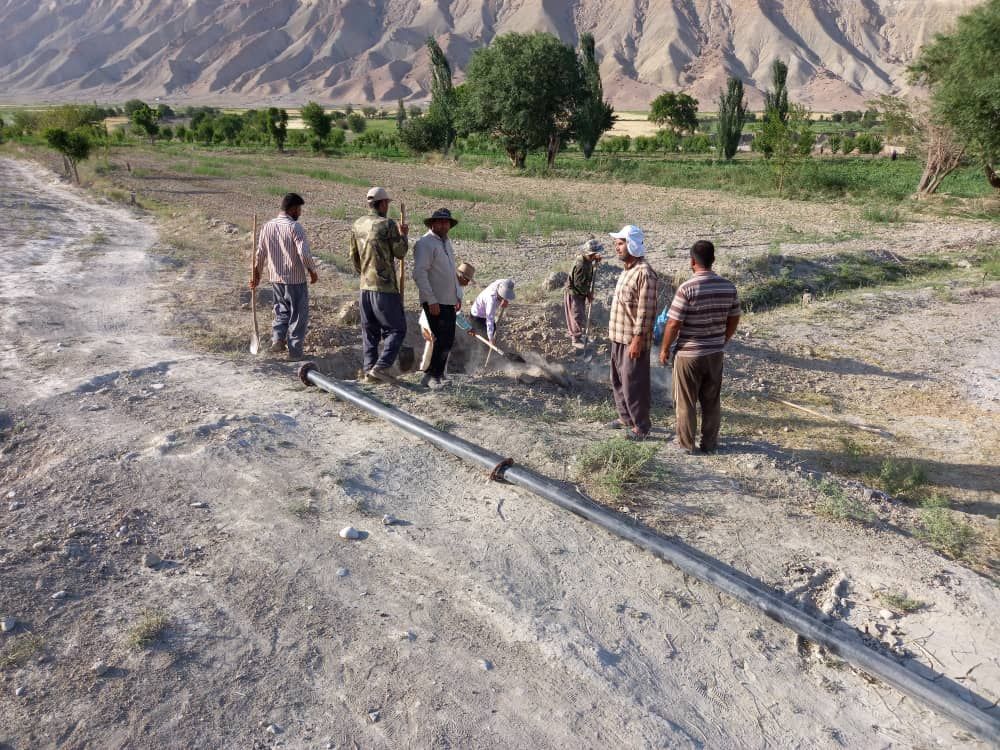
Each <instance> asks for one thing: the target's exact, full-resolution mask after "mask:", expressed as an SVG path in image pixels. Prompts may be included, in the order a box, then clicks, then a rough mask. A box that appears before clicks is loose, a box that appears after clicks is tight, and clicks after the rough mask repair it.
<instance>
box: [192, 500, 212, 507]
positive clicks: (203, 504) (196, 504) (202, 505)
mask: <svg viewBox="0 0 1000 750" xmlns="http://www.w3.org/2000/svg"><path fill="white" fill-rule="evenodd" d="M191 507H192V508H207V507H208V503H203V502H201V501H200V500H199V501H198V502H194V503H191Z"/></svg>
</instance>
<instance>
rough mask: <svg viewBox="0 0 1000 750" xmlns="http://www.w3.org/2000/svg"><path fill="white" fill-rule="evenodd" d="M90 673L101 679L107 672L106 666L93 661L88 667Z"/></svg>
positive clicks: (101, 662) (100, 662)
mask: <svg viewBox="0 0 1000 750" xmlns="http://www.w3.org/2000/svg"><path fill="white" fill-rule="evenodd" d="M90 671H91V672H93V673H94V674H96V675H97V676H98V677H102V676H103V675H104V674H105V673H106V672H107V671H108V665H107V664H105V663H104V662H103V661H95V662H94V663H93V664H91V665H90Z"/></svg>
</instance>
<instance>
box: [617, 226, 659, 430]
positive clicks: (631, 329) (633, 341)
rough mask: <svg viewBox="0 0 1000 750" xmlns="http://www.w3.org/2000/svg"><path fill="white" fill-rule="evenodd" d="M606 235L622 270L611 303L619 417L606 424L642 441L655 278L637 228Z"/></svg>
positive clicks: (648, 396) (648, 402)
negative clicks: (626, 431) (620, 262)
mask: <svg viewBox="0 0 1000 750" xmlns="http://www.w3.org/2000/svg"><path fill="white" fill-rule="evenodd" d="M611 236H612V237H613V238H614V240H615V254H616V255H617V256H618V258H619V259H620V260H621V261H622V263H624V264H625V270H624V271H622V273H621V276H619V277H618V284H617V286H615V296H614V298H613V300H612V302H611V322H610V326H609V332H608V337H609V338H610V339H611V389H612V393H613V394H614V397H615V406H616V407H617V409H618V419H617V420H615V421H614V422H612V423H611V424H610V425H609V426H611V427H618V428H622V427H623V428H626V429H627V430H628V437H629V438H630V439H634V440H642V439H643V438H645V437H646V436H647V435H648V434H649V430H650V427H651V426H652V425H651V423H650V420H649V409H650V406H651V403H652V391H651V387H650V374H649V350H650V349H651V348H652V346H653V323H654V321H655V320H656V295H657V292H658V289H659V279H658V278H657V276H656V272H655V271H654V270H653V269H652V267H651V266H650V265H649V263H647V262H646V258H645V255H646V244H645V238H644V236H643V233H642V230H641V229H639V227H637V226H633V225H631V224H629V225H628V226H625V227H623V228H622V230H621V231H620V232H612V233H611Z"/></svg>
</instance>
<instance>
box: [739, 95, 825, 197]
mask: <svg viewBox="0 0 1000 750" xmlns="http://www.w3.org/2000/svg"><path fill="white" fill-rule="evenodd" d="M759 137H760V138H761V139H763V140H766V142H767V143H768V146H769V148H770V155H769V158H770V159H771V170H772V172H773V173H774V178H775V183H776V186H777V188H778V192H779V193H782V192H784V189H785V184H786V182H787V181H788V177H789V176H790V175H791V174H792V173H793V172H794V171H795V168H796V167H797V166H798V165H799V163H800V162H801V161H802V160H803V159H804V158H805V157H807V156H809V154H810V153H812V147H813V144H814V143H815V142H816V136H815V134H814V133H813V131H812V121H811V120H810V113H809V110H807V109H806V108H805V107H803V106H800V105H798V104H790V105H789V106H788V111H787V112H786V113H785V119H784V120H782V119H781V116H780V114H779V113H778V111H777V110H771V112H770V113H769V114H768V115H767V117H765V118H764V122H763V124H762V126H761V132H760V136H759ZM756 140H757V139H756V138H755V139H754V141H755V142H756Z"/></svg>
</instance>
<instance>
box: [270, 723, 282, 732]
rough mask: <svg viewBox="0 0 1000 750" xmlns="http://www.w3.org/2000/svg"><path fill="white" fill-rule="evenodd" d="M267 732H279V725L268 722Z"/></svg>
mask: <svg viewBox="0 0 1000 750" xmlns="http://www.w3.org/2000/svg"><path fill="white" fill-rule="evenodd" d="M267 732H268V734H281V727H279V726H278V725H277V724H268V725H267Z"/></svg>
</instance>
